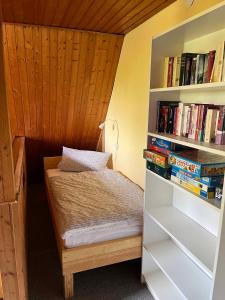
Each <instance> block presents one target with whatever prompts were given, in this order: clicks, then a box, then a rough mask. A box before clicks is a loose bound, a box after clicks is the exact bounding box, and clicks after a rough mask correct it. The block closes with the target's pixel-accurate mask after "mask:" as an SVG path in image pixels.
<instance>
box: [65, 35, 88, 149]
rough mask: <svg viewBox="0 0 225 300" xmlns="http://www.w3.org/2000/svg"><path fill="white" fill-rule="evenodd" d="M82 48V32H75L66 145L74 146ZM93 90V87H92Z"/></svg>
mask: <svg viewBox="0 0 225 300" xmlns="http://www.w3.org/2000/svg"><path fill="white" fill-rule="evenodd" d="M80 48H81V32H79V31H74V32H73V51H72V61H71V67H72V71H71V82H70V95H69V105H68V115H67V133H66V143H67V144H68V145H71V146H72V145H73V143H74V141H75V136H76V128H75V126H74V112H75V101H76V99H75V95H76V89H77V78H78V70H79V58H80V57H79V56H80ZM90 88H91V87H90Z"/></svg>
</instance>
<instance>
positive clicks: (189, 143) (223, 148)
mask: <svg viewBox="0 0 225 300" xmlns="http://www.w3.org/2000/svg"><path fill="white" fill-rule="evenodd" d="M148 135H149V136H152V137H156V138H160V139H164V140H166V141H170V142H173V143H177V144H180V145H183V146H186V147H190V148H195V149H198V150H202V151H207V152H210V153H213V154H218V155H221V156H225V145H216V144H213V143H204V142H198V141H195V140H192V139H189V138H186V137H183V136H176V135H173V134H168V133H158V132H149V133H148Z"/></svg>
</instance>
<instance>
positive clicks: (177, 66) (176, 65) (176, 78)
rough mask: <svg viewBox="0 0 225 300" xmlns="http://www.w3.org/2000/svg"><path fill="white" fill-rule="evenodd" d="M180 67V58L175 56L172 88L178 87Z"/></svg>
mask: <svg viewBox="0 0 225 300" xmlns="http://www.w3.org/2000/svg"><path fill="white" fill-rule="evenodd" d="M180 65H181V57H180V56H175V57H174V61H173V80H172V86H178V85H179V79H180Z"/></svg>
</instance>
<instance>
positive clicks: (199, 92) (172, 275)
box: [142, 1, 225, 300]
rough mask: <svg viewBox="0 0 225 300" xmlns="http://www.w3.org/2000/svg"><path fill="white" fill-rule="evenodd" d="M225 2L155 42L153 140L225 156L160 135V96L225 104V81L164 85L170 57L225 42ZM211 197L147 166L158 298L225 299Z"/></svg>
mask: <svg viewBox="0 0 225 300" xmlns="http://www.w3.org/2000/svg"><path fill="white" fill-rule="evenodd" d="M224 16H225V1H222V2H221V3H220V4H218V5H216V6H214V7H213V8H211V9H209V10H207V11H205V12H203V13H201V14H200V15H198V16H196V17H193V18H191V19H189V20H187V21H185V22H183V23H182V24H180V25H179V26H177V27H175V28H172V29H171V30H169V31H167V32H165V33H162V34H160V35H159V36H157V37H154V38H153V39H152V56H151V82H150V102H149V126H148V139H151V137H158V138H163V139H165V140H167V141H171V142H173V143H177V144H180V145H184V146H188V147H191V148H195V149H199V150H203V151H207V152H210V153H214V154H218V155H222V156H224V157H225V146H224V145H215V144H213V143H204V142H198V141H195V140H191V139H188V138H185V137H178V136H174V135H171V134H164V133H157V132H156V131H155V130H156V115H157V101H159V100H177V101H179V100H180V101H182V102H184V103H202V104H206V103H211V104H220V105H225V82H218V83H217V82H213V83H207V84H199V85H189V86H178V87H170V88H162V82H163V69H164V57H165V56H177V55H180V54H181V53H183V52H208V51H209V50H212V49H215V48H216V45H217V44H218V43H219V42H221V41H225V18H224ZM224 199H225V191H223V199H222V201H221V202H220V201H215V200H210V201H206V200H204V199H202V198H201V197H198V196H196V195H195V194H193V193H191V192H190V191H188V190H185V189H183V188H182V187H181V186H179V185H177V184H176V183H174V182H172V181H170V180H166V179H164V178H162V177H160V176H158V175H156V174H154V173H153V172H151V171H149V170H147V169H146V184H145V213H144V235H143V259H142V276H143V278H144V280H145V282H146V284H147V286H148V288H149V290H150V292H151V293H152V295H153V297H154V298H155V299H157V300H164V299H165V300H176V299H188V300H189V299H190V300H192V299H193V300H222V299H225V298H224V297H225V296H224V295H225V284H224V278H225V216H224Z"/></svg>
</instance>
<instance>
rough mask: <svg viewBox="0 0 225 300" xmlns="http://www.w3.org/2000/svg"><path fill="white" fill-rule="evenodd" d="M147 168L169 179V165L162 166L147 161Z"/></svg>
mask: <svg viewBox="0 0 225 300" xmlns="http://www.w3.org/2000/svg"><path fill="white" fill-rule="evenodd" d="M147 168H148V169H149V170H150V171H152V172H154V173H156V174H158V175H159V176H161V177H163V178H165V179H170V176H171V167H169V168H163V167H160V166H158V165H156V164H154V163H152V162H150V161H147Z"/></svg>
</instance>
